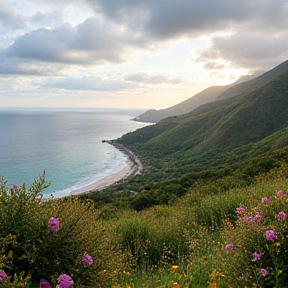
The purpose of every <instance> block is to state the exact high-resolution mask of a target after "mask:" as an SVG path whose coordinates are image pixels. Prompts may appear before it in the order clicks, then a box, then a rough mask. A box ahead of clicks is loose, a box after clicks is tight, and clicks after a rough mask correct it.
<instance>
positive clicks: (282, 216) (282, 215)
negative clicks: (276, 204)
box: [277, 211, 287, 220]
mask: <svg viewBox="0 0 288 288" xmlns="http://www.w3.org/2000/svg"><path fill="white" fill-rule="evenodd" d="M286 216H287V215H286V213H285V212H283V211H281V212H279V213H278V214H277V218H278V219H279V220H282V219H285V218H286Z"/></svg>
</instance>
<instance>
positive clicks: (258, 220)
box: [254, 214, 262, 222]
mask: <svg viewBox="0 0 288 288" xmlns="http://www.w3.org/2000/svg"><path fill="white" fill-rule="evenodd" d="M261 220H262V216H261V215H260V214H256V215H255V217H254V221H255V222H260V221H261Z"/></svg>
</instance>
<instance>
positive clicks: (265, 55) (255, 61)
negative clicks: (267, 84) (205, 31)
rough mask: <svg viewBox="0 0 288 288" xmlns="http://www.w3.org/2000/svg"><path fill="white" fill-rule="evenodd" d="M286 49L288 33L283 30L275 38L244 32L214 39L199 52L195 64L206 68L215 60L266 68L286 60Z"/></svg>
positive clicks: (248, 66) (247, 66)
mask: <svg viewBox="0 0 288 288" xmlns="http://www.w3.org/2000/svg"><path fill="white" fill-rule="evenodd" d="M287 47H288V32H285V31H284V32H280V33H278V34H275V35H274V34H272V35H267V34H265V33H261V34H260V33H259V34H255V33H249V32H244V33H235V34H232V35H226V36H215V37H214V38H213V39H212V40H211V43H210V45H209V46H208V47H205V48H204V49H201V50H200V51H199V52H198V61H200V62H203V63H204V67H205V68H208V69H210V68H211V67H209V66H210V64H211V63H214V62H215V61H217V60H218V61H219V60H222V61H225V62H226V63H228V64H229V63H230V66H233V67H236V68H239V67H242V68H249V69H258V68H262V69H266V68H271V67H272V66H274V65H275V63H280V62H281V61H284V60H286V59H287V57H288V51H287Z"/></svg>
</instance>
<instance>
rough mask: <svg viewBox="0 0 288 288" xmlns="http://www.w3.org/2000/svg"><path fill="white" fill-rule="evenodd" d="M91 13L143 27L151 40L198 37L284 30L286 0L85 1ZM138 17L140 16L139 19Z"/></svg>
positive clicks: (285, 27) (286, 8)
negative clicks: (234, 30)
mask: <svg viewBox="0 0 288 288" xmlns="http://www.w3.org/2000/svg"><path fill="white" fill-rule="evenodd" d="M87 3H88V4H90V5H91V6H92V7H93V8H94V9H95V11H97V12H99V11H101V13H103V14H104V15H105V16H106V17H108V18H109V19H110V20H111V21H115V22H117V23H119V22H120V23H127V24H128V25H129V24H131V23H133V24H134V23H135V21H136V20H137V19H141V21H139V20H138V23H139V22H140V23H141V25H142V26H143V27H142V29H143V31H142V32H143V33H145V34H147V35H150V36H151V37H153V38H154V39H175V38H179V37H182V36H187V35H188V36H191V35H197V36H199V35H201V34H203V33H212V32H215V31H216V30H219V29H221V30H223V29H224V30H225V29H231V27H233V26H235V25H244V26H249V27H250V28H251V29H253V30H254V29H261V30H262V29H264V28H269V30H271V29H277V30H278V29H279V28H282V29H285V30H286V29H287V24H288V22H287V21H288V17H287V13H288V11H287V10H288V6H287V1H286V0H262V1H231V0H217V1H215V0H206V1H198V0H190V1H187V0H177V1H175V0H165V1H161V0H123V1H118V0H87ZM139 15H144V16H142V17H140V18H139Z"/></svg>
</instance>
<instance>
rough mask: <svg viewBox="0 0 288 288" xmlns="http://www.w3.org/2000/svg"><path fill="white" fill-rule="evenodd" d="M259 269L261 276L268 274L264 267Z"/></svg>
mask: <svg viewBox="0 0 288 288" xmlns="http://www.w3.org/2000/svg"><path fill="white" fill-rule="evenodd" d="M259 270H260V273H261V275H262V276H263V277H265V276H267V275H268V274H269V272H268V270H267V269H264V268H261V269H259Z"/></svg>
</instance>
